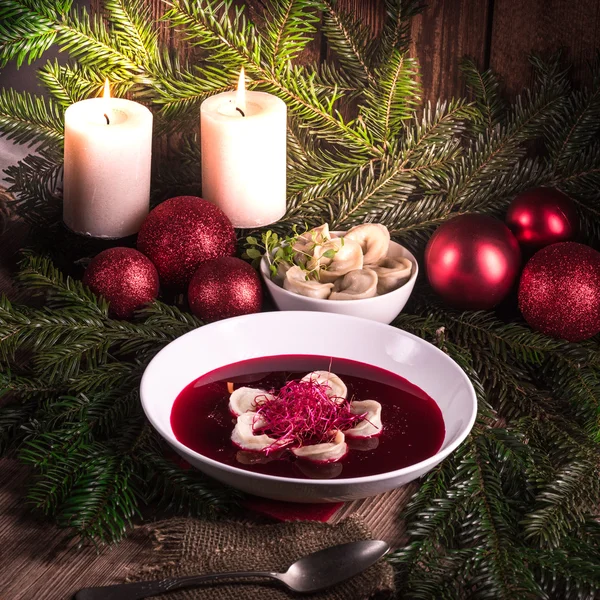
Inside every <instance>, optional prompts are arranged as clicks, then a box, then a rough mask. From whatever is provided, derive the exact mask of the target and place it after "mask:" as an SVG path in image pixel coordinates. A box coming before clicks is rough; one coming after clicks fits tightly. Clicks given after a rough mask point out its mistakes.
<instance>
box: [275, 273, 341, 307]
mask: <svg viewBox="0 0 600 600" xmlns="http://www.w3.org/2000/svg"><path fill="white" fill-rule="evenodd" d="M283 288H284V289H286V290H288V292H294V293H295V294H300V295H301V296H306V297H307V298H319V299H321V300H325V299H326V298H329V296H330V294H331V290H332V289H333V283H323V282H321V281H315V280H314V279H306V271H304V270H303V269H301V268H300V267H296V266H294V267H290V268H289V269H288V270H287V272H286V274H285V279H284V280H283Z"/></svg>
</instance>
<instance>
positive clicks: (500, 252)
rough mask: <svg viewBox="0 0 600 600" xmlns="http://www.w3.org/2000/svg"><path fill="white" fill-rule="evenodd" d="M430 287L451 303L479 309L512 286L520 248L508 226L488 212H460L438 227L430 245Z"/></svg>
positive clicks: (427, 257) (427, 259) (491, 304)
mask: <svg viewBox="0 0 600 600" xmlns="http://www.w3.org/2000/svg"><path fill="white" fill-rule="evenodd" d="M425 265H426V268H427V277H428V279H429V283H430V284H431V287H432V288H433V289H434V290H435V291H436V292H437V293H438V294H439V295H440V296H441V297H442V298H443V299H444V300H445V301H446V302H448V304H451V305H452V306H455V307H457V308H464V309H472V310H480V309H487V308H492V307H494V306H496V304H498V303H499V302H500V301H501V300H502V299H503V298H504V297H505V296H506V294H507V293H508V292H509V291H510V288H511V286H512V284H513V282H514V281H515V278H516V277H517V274H518V271H519V267H520V265H521V251H520V249H519V244H518V242H517V240H516V239H515V236H514V235H513V234H512V233H511V232H510V230H509V229H508V227H507V226H506V225H504V223H502V221H499V220H498V219H495V218H493V217H489V216H486V215H461V216H458V217H454V218H453V219H450V221H448V222H447V223H444V224H443V225H441V226H440V227H438V229H437V230H436V231H435V233H434V234H433V235H432V236H431V239H430V240H429V243H428V244H427V248H426V249H425Z"/></svg>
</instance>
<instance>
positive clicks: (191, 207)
mask: <svg viewBox="0 0 600 600" xmlns="http://www.w3.org/2000/svg"><path fill="white" fill-rule="evenodd" d="M235 244H236V237H235V230H234V229H233V225H232V224H231V221H230V220H229V219H228V218H227V216H226V215H225V213H224V212H223V211H222V210H221V209H220V208H219V207H217V206H215V205H214V204H212V203H211V202H208V201H207V200H203V199H202V198H197V197H195V196H178V197H176V198H171V199H170V200H165V202H163V203H162V204H159V205H158V206H157V207H156V208H155V209H153V210H152V211H151V212H150V214H149V215H148V216H147V217H146V220H145V221H144V223H143V224H142V227H141V229H140V232H139V234H138V240H137V247H138V250H140V252H143V253H144V254H145V255H146V256H147V257H148V258H150V260H151V261H152V262H153V263H154V265H155V266H156V269H157V270H158V274H159V276H160V280H161V282H162V283H163V284H164V285H166V286H170V287H175V288H179V289H183V288H185V286H186V285H187V284H188V283H189V281H190V279H191V278H192V275H193V274H194V272H195V271H196V269H197V268H198V265H199V264H200V263H203V262H204V261H207V260H211V259H213V258H218V257H220V256H231V255H233V254H234V253H235Z"/></svg>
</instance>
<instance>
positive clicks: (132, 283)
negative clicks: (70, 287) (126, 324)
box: [83, 248, 158, 319]
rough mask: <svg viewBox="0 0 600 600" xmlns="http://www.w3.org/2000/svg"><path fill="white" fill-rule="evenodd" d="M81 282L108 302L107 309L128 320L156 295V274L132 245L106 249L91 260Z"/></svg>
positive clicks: (147, 259) (146, 258)
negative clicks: (108, 307)
mask: <svg viewBox="0 0 600 600" xmlns="http://www.w3.org/2000/svg"><path fill="white" fill-rule="evenodd" d="M83 283H84V284H85V285H87V286H88V287H89V288H90V289H91V290H92V292H94V294H98V295H100V296H104V297H105V298H106V299H107V300H108V301H109V302H110V312H111V313H112V314H113V315H114V316H115V317H117V318H119V319H129V318H131V317H132V316H133V313H134V311H135V310H136V309H138V308H141V307H142V306H144V305H145V304H148V303H149V302H152V301H153V300H154V299H155V298H156V296H157V295H158V273H157V272H156V268H155V267H154V265H153V264H152V262H151V261H150V259H149V258H148V257H146V256H144V255H143V254H142V253H141V252H138V251H137V250H135V249H134V248H109V249H108V250H104V251H103V252H100V254H98V255H97V256H96V257H95V258H93V259H92V261H91V262H90V265H89V266H88V268H87V269H86V271H85V274H84V276H83Z"/></svg>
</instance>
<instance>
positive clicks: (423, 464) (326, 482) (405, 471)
mask: <svg viewBox="0 0 600 600" xmlns="http://www.w3.org/2000/svg"><path fill="white" fill-rule="evenodd" d="M282 314H285V315H286V316H289V317H293V316H294V315H295V316H297V317H299V318H300V317H301V318H303V319H306V318H307V315H311V314H317V315H321V316H324V315H327V318H328V319H329V318H331V317H333V318H335V319H338V320H345V321H350V322H352V321H355V320H359V321H365V322H368V323H369V325H372V326H373V327H379V328H381V327H384V328H388V327H389V328H392V329H394V330H396V331H397V332H399V333H400V335H406V336H408V337H409V338H412V339H414V340H417V341H418V342H421V343H423V344H427V345H429V346H431V347H432V348H433V350H434V352H437V353H439V356H440V357H441V358H442V360H444V361H446V362H451V363H453V364H454V365H455V366H456V367H457V369H458V371H459V373H460V376H461V377H462V378H463V379H464V381H465V382H466V383H467V390H468V392H469V396H470V399H471V414H470V415H469V419H468V421H467V424H466V426H465V428H464V430H463V431H462V432H461V433H460V435H459V436H458V437H457V438H456V439H455V440H454V441H453V442H452V443H451V444H450V445H449V446H448V447H447V448H444V449H443V450H441V451H438V452H436V453H435V454H434V455H433V456H430V457H429V458H426V459H425V460H422V461H419V462H418V463H414V464H412V465H409V466H408V467H402V468H401V469H396V470H395V471H386V472H385V473H377V474H375V475H364V476H362V477H345V478H339V479H310V478H306V479H301V478H299V477H280V476H279V475H268V474H266V473H256V472H254V471H249V470H246V469H240V468H239V467H234V466H232V465H227V464H225V463H222V462H220V461H218V460H214V459H213V458H209V457H208V456H204V454H200V453H199V452H196V451H195V450H192V449H191V448H190V447H189V446H186V445H185V444H182V443H181V442H180V441H179V440H178V439H177V438H176V437H175V434H172V435H169V436H168V437H167V436H166V435H165V433H163V430H162V428H161V427H160V426H159V425H158V424H157V423H156V422H155V421H154V420H153V419H152V417H151V416H150V414H148V411H147V410H146V401H145V400H144V396H145V395H146V394H145V392H144V388H145V387H146V386H147V385H148V384H147V383H145V380H147V375H146V373H147V371H148V369H149V368H150V366H151V365H152V363H153V362H154V361H155V360H157V359H158V358H159V356H160V355H161V353H162V352H163V351H164V350H165V349H166V348H168V347H169V346H171V345H172V344H176V343H177V342H178V341H179V340H181V339H183V338H184V337H186V336H189V335H193V334H195V333H196V332H197V331H201V330H206V328H211V329H214V328H216V327H218V326H219V324H222V323H225V322H231V321H232V320H235V321H244V320H248V319H265V318H267V319H268V318H274V317H273V316H272V315H282ZM270 315H271V316H270ZM308 318H310V317H308ZM274 356H278V355H274ZM373 366H377V365H373ZM202 375H205V373H202V374H201V375H199V376H198V377H202ZM196 379H197V378H196ZM188 383H191V382H188ZM186 385H187V384H186ZM176 398H177V397H175V398H173V400H172V401H171V410H172V409H173V404H174V403H175V400H176ZM140 399H141V403H142V408H143V410H144V413H145V415H146V418H147V419H148V420H149V421H150V423H151V425H152V427H154V429H156V431H158V433H160V434H161V436H163V437H165V438H166V440H167V441H168V442H169V443H170V444H171V445H174V446H176V447H178V448H180V449H181V450H183V451H184V452H189V453H192V454H193V455H194V456H196V457H198V458H199V459H200V460H201V461H203V462H206V463H208V464H210V465H213V466H215V467H218V468H219V469H222V470H224V471H228V472H229V473H233V474H235V475H243V476H245V477H250V478H251V479H260V480H265V479H266V480H268V481H273V482H279V483H285V482H289V483H294V484H303V485H315V486H317V487H319V486H332V485H333V486H341V485H348V484H352V483H371V482H376V481H381V480H385V479H391V478H393V477H398V476H400V475H409V474H411V473H412V472H414V471H418V470H420V469H422V468H427V467H429V466H435V465H436V464H438V463H439V462H441V461H442V460H444V459H445V458H446V457H447V456H448V455H449V454H451V453H452V452H454V450H456V449H457V448H458V447H459V446H460V445H461V444H462V443H463V441H464V440H465V439H466V437H467V436H468V435H469V433H470V432H471V429H473V425H474V424H475V419H476V418H477V396H476V394H475V389H474V387H473V384H472V383H471V380H470V379H469V377H468V376H467V374H466V373H465V372H464V371H463V369H462V368H461V367H460V365H459V364H458V363H457V362H456V361H455V360H453V359H451V358H450V357H449V356H448V355H447V354H446V353H444V352H442V351H441V350H440V349H439V348H437V347H436V346H434V345H433V344H431V343H429V342H428V341H426V340H424V339H423V338H420V337H419V336H416V335H413V334H412V333H409V332H408V331H405V330H404V329H400V328H399V327H393V326H392V325H387V324H385V323H379V322H377V321H371V320H370V319H364V318H363V317H355V316H352V315H340V314H337V313H322V312H318V311H292V310H286V311H271V312H264V313H254V314H250V315H241V316H239V317H231V318H229V319H225V320H223V321H216V322H214V323H209V324H207V325H203V326H202V327H199V328H197V329H194V330H192V331H189V332H188V333H185V334H183V335H182V336H180V337H178V338H177V339H175V340H173V341H172V342H170V343H169V344H167V345H166V346H165V347H164V348H163V349H162V350H160V352H158V354H157V355H156V356H155V357H154V358H153V359H152V360H151V361H150V362H149V363H148V366H147V367H146V369H145V370H144V374H143V375H142V379H141V381H140ZM433 400H434V401H435V402H436V404H437V401H436V400H435V398H433ZM192 466H194V465H192ZM195 468H197V467H195Z"/></svg>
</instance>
